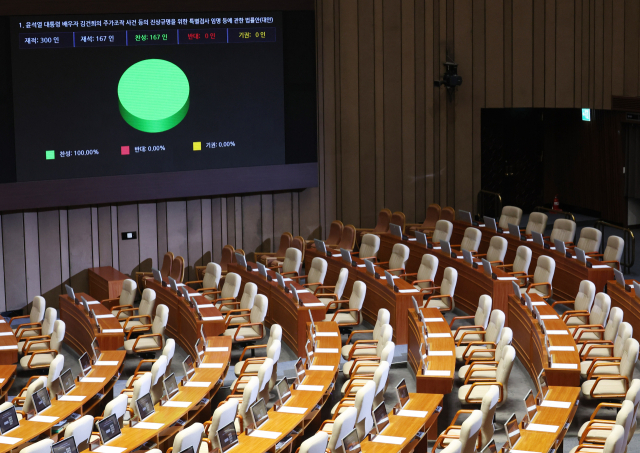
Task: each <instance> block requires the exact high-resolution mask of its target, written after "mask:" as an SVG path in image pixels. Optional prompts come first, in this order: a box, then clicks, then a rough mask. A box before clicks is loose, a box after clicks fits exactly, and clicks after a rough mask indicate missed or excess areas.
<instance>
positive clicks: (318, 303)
mask: <svg viewBox="0 0 640 453" xmlns="http://www.w3.org/2000/svg"><path fill="white" fill-rule="evenodd" d="M299 292H300V291H298V293H299ZM302 305H304V306H305V307H324V304H323V303H322V302H312V303H310V304H302Z"/></svg>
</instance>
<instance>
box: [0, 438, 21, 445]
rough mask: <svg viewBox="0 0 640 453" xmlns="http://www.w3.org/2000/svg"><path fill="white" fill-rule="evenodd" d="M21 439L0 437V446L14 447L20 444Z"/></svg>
mask: <svg viewBox="0 0 640 453" xmlns="http://www.w3.org/2000/svg"><path fill="white" fill-rule="evenodd" d="M21 440H22V438H20V437H8V436H0V444H5V445H14V444H17V443H18V442H20V441H21Z"/></svg>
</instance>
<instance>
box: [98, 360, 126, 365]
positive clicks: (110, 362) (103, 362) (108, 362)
mask: <svg viewBox="0 0 640 453" xmlns="http://www.w3.org/2000/svg"><path fill="white" fill-rule="evenodd" d="M119 363H120V362H118V361H115V360H113V361H111V360H98V361H97V362H96V363H95V364H94V366H118V364H119Z"/></svg>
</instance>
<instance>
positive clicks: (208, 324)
mask: <svg viewBox="0 0 640 453" xmlns="http://www.w3.org/2000/svg"><path fill="white" fill-rule="evenodd" d="M147 288H151V289H153V290H154V291H155V292H156V307H157V306H158V304H163V305H166V306H167V307H168V308H169V320H168V322H167V327H166V331H165V336H167V337H169V338H173V339H174V340H175V341H176V342H177V343H178V344H179V345H180V347H181V348H182V349H184V350H185V351H186V352H187V353H188V354H190V355H191V357H195V354H196V350H195V345H196V341H197V340H198V338H200V326H202V327H203V331H204V335H205V336H206V337H207V338H209V337H216V336H218V335H220V334H221V333H222V332H224V318H223V317H222V313H220V310H218V309H217V308H216V307H214V306H213V305H212V303H211V301H210V300H209V299H207V298H206V297H204V296H195V297H192V300H194V301H195V302H196V303H197V304H198V308H199V310H200V313H201V314H202V319H199V317H198V314H197V313H196V310H195V308H192V307H191V306H190V305H189V304H188V303H187V301H186V300H185V299H184V298H183V297H180V296H178V295H177V294H176V293H175V292H174V291H173V290H172V289H171V288H170V287H168V286H162V284H160V283H159V282H157V281H155V280H153V279H148V280H147ZM192 291H193V293H194V294H195V293H196V291H195V290H192Z"/></svg>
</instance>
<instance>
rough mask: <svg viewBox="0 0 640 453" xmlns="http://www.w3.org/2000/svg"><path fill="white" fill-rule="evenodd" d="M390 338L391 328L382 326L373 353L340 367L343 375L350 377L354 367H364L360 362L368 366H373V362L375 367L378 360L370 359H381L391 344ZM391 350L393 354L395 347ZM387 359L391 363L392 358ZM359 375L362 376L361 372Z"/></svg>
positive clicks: (391, 336)
mask: <svg viewBox="0 0 640 453" xmlns="http://www.w3.org/2000/svg"><path fill="white" fill-rule="evenodd" d="M392 338H393V327H391V326H390V325H389V324H386V325H384V326H382V333H381V334H380V338H379V339H378V342H377V343H376V350H375V353H374V354H371V355H368V356H364V357H355V358H353V359H352V360H349V361H348V362H346V363H345V364H344V365H343V366H342V372H343V373H344V375H345V376H351V374H352V373H354V372H355V370H356V367H358V366H359V367H363V366H364V365H363V364H362V363H361V362H365V361H366V362H367V363H368V364H374V362H375V365H377V364H378V363H379V362H380V360H377V361H376V360H373V359H372V357H378V359H381V358H382V356H383V351H384V349H385V347H386V346H387V343H391V342H392V341H391V340H392ZM393 349H394V350H393V351H392V352H395V345H394V346H393ZM387 359H388V361H389V363H391V361H392V360H393V356H392V357H391V358H389V357H388V356H387ZM360 374H363V372H361V373H360ZM370 374H373V371H371V373H370Z"/></svg>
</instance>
